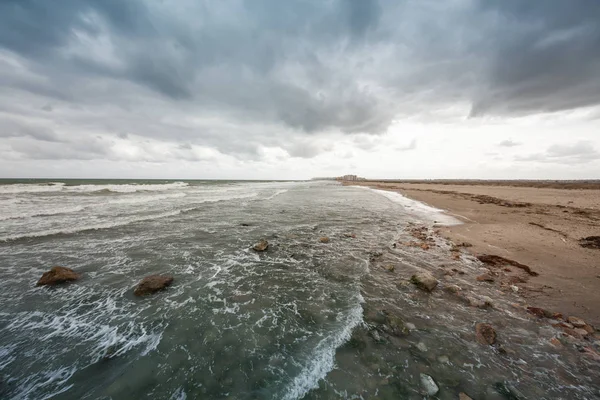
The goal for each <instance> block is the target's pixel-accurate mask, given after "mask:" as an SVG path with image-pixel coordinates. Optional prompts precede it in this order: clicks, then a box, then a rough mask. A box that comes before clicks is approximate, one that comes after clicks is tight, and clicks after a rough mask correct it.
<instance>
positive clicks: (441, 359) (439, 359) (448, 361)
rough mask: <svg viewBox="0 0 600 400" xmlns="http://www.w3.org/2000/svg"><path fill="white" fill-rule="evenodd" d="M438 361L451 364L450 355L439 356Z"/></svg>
mask: <svg viewBox="0 0 600 400" xmlns="http://www.w3.org/2000/svg"><path fill="white" fill-rule="evenodd" d="M438 362H440V363H441V364H450V359H449V358H448V356H439V357H438Z"/></svg>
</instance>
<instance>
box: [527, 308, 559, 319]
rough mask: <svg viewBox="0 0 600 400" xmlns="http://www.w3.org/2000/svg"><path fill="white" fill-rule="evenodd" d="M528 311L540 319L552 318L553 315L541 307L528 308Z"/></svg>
mask: <svg viewBox="0 0 600 400" xmlns="http://www.w3.org/2000/svg"><path fill="white" fill-rule="evenodd" d="M527 311H528V312H529V313H531V314H533V315H535V316H537V317H539V318H552V315H553V314H552V313H551V312H550V311H548V310H544V309H543V308H540V307H527Z"/></svg>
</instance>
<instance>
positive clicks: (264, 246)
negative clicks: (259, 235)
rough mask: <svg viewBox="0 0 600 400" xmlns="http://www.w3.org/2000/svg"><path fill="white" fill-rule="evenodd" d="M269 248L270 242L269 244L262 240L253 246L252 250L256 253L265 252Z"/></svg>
mask: <svg viewBox="0 0 600 400" xmlns="http://www.w3.org/2000/svg"><path fill="white" fill-rule="evenodd" d="M268 247H269V242H267V241H266V240H265V239H261V240H260V241H259V242H258V243H256V244H255V245H254V246H252V249H254V251H265V250H267V248H268Z"/></svg>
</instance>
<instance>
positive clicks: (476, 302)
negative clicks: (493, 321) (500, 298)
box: [465, 296, 494, 309]
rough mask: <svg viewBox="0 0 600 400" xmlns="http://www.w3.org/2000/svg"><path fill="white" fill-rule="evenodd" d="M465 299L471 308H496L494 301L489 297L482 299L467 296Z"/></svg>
mask: <svg viewBox="0 0 600 400" xmlns="http://www.w3.org/2000/svg"><path fill="white" fill-rule="evenodd" d="M465 299H466V301H467V303H469V305H470V306H471V307H477V308H482V309H486V308H494V303H493V300H492V299H491V298H489V297H488V296H481V297H472V296H465Z"/></svg>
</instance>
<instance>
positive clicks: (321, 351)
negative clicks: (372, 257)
mask: <svg viewBox="0 0 600 400" xmlns="http://www.w3.org/2000/svg"><path fill="white" fill-rule="evenodd" d="M358 302H359V304H357V305H356V306H355V307H354V308H353V309H351V310H350V312H349V313H348V315H347V316H346V317H345V321H344V324H343V326H342V328H341V330H339V331H337V332H334V333H333V334H331V335H329V336H326V337H325V338H324V339H322V340H321V341H320V342H319V343H318V344H317V346H316V347H315V349H314V351H313V355H312V357H311V358H310V360H309V362H308V363H307V364H306V365H305V366H304V368H303V369H302V371H301V372H300V374H298V375H297V376H296V377H295V378H294V380H293V381H292V383H291V385H290V386H289V387H288V388H287V390H286V391H285V393H284V394H283V396H282V399H283V400H297V399H301V398H302V397H304V396H305V395H306V393H308V392H309V391H310V390H312V389H316V388H318V387H319V381H320V380H321V379H323V378H325V376H327V374H328V373H329V371H331V370H333V367H334V366H335V352H336V349H337V348H338V347H340V346H341V345H342V344H344V343H345V342H346V341H348V340H349V339H350V336H351V335H352V330H353V329H354V328H355V327H356V326H358V325H359V324H360V323H361V322H362V307H361V305H360V303H363V302H364V299H363V298H362V296H361V295H360V294H359V295H358Z"/></svg>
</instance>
